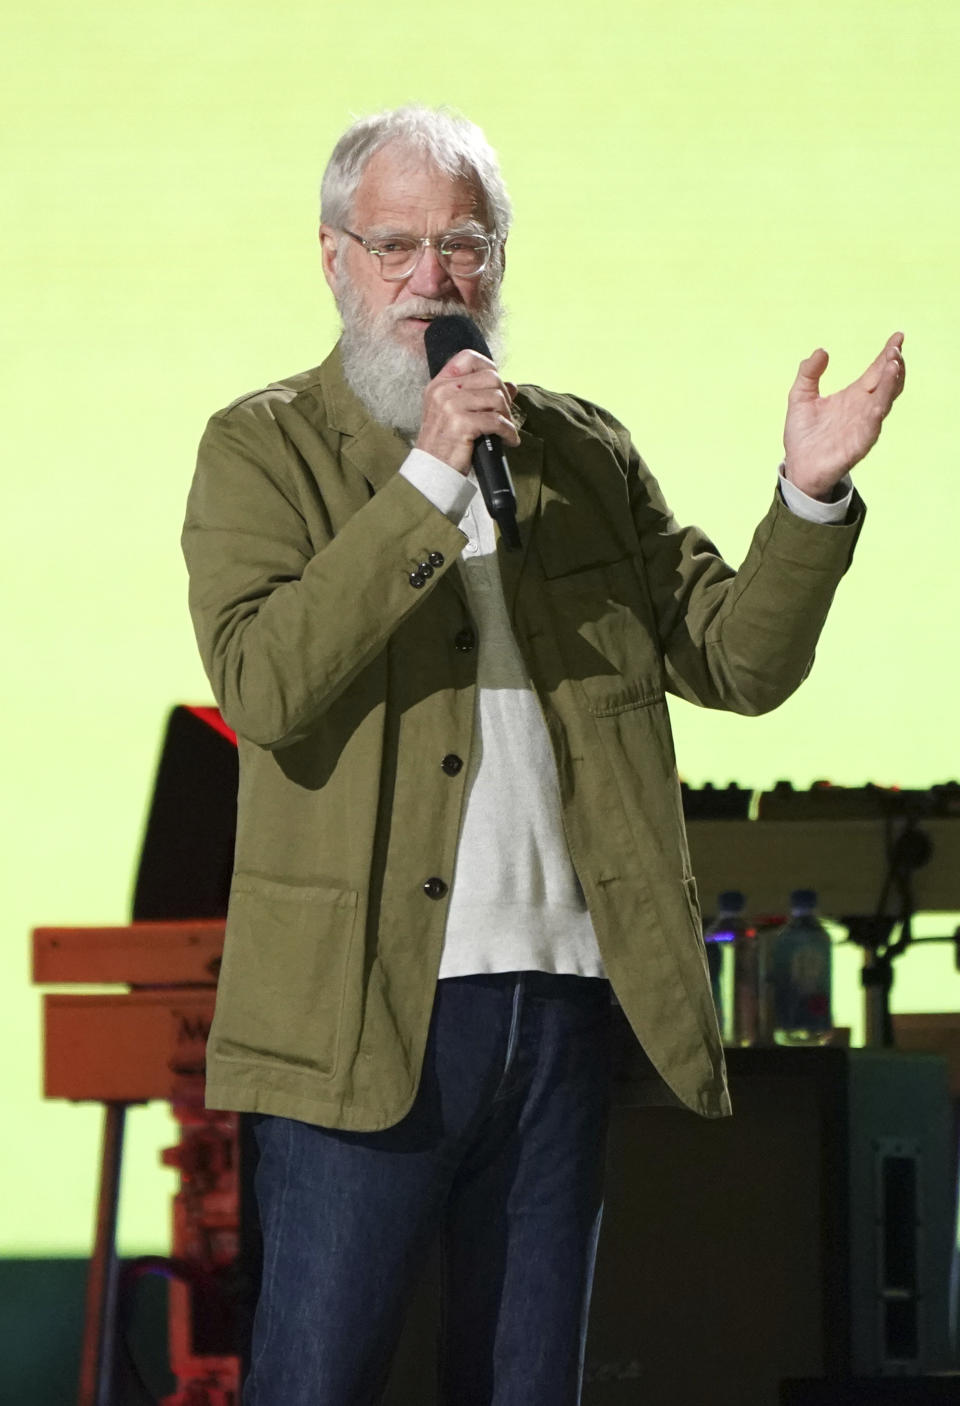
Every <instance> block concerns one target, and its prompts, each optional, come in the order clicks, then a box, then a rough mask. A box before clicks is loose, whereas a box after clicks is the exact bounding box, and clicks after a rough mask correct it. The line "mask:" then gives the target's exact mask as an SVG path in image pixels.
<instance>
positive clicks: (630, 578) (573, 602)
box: [544, 557, 664, 717]
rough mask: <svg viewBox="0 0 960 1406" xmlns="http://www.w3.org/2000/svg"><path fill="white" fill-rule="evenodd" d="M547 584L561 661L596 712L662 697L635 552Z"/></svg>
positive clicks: (660, 669) (650, 619) (600, 713)
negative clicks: (634, 558) (632, 554)
mask: <svg viewBox="0 0 960 1406" xmlns="http://www.w3.org/2000/svg"><path fill="white" fill-rule="evenodd" d="M544 592H545V595H546V598H547V601H548V604H549V607H550V611H551V615H552V618H553V628H554V631H555V635H556V639H557V644H558V646H559V650H560V654H561V657H562V659H563V663H564V666H565V668H566V670H567V672H568V676H569V677H570V678H571V679H572V680H574V681H575V682H576V684H577V685H578V686H579V688H580V689H581V690H582V692H583V695H584V698H585V700H586V703H587V707H588V708H589V710H590V712H591V713H593V714H594V715H595V716H596V717H603V716H605V715H608V714H611V713H620V712H625V711H627V710H628V709H631V708H645V707H649V706H650V705H651V704H653V703H657V702H660V701H662V699H663V696H664V686H663V660H662V656H661V653H660V648H659V645H658V643H657V640H656V634H655V630H654V626H653V616H652V612H651V609H650V603H649V598H648V596H647V593H646V590H645V589H644V585H643V581H642V578H641V576H640V574H639V568H638V565H637V564H636V563H635V562H634V560H633V558H632V557H624V558H622V559H621V560H619V561H612V562H605V563H603V564H602V565H598V566H592V567H588V568H587V569H585V570H579V571H577V570H574V571H568V572H566V573H565V574H564V575H558V576H547V577H546V579H545V580H544Z"/></svg>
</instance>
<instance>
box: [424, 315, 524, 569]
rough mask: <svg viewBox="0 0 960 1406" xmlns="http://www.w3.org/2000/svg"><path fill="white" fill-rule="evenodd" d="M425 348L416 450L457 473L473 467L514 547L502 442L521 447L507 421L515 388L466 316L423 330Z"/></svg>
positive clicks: (442, 319)
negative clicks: (426, 374)
mask: <svg viewBox="0 0 960 1406" xmlns="http://www.w3.org/2000/svg"><path fill="white" fill-rule="evenodd" d="M424 346H425V349H426V353H427V363H428V365H429V367H430V374H431V376H432V377H433V379H432V380H431V382H430V384H429V386H428V387H427V389H426V392H425V394H424V402H423V423H422V425H421V429H420V434H419V435H418V437H417V448H418V449H424V450H426V451H427V453H428V454H433V455H434V456H435V458H437V459H442V460H443V462H444V463H446V464H449V465H450V466H451V467H452V468H454V469H457V470H458V471H459V472H460V473H462V474H466V473H468V472H469V469H470V465H471V463H472V464H473V468H474V470H475V472H476V475H477V482H478V483H479V485H480V492H481V493H482V495H483V501H484V503H485V504H486V507H487V511H488V512H489V514H490V516H491V517H492V518H493V519H494V520H495V521H496V523H497V525H498V526H499V528H500V534H501V536H502V538H503V540H504V542H505V543H506V545H507V546H508V547H511V548H516V547H519V546H520V535H519V533H518V531H517V502H516V497H515V495H514V491H513V483H512V481H511V479H510V470H509V469H508V468H507V462H506V460H505V459H504V457H503V448H502V443H501V441H505V442H506V443H507V444H510V445H514V446H515V445H518V444H519V443H520V436H519V435H518V434H517V429H516V426H515V425H514V423H513V420H512V419H511V416H510V403H511V401H512V399H513V395H514V394H515V393H516V392H515V388H514V387H512V386H511V387H508V386H507V385H506V384H505V383H504V382H503V381H502V380H501V379H500V376H499V374H498V372H497V369H496V367H495V366H494V365H493V362H492V360H491V358H490V349H489V347H488V346H487V344H486V342H485V341H484V339H483V335H482V334H481V332H480V330H479V328H478V327H477V326H476V324H475V323H474V322H472V321H471V319H470V318H469V317H461V316H455V317H438V318H436V319H435V320H434V321H433V322H431V323H430V325H429V327H428V328H427V329H426V332H425V334H424Z"/></svg>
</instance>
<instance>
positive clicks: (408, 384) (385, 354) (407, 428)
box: [336, 272, 503, 440]
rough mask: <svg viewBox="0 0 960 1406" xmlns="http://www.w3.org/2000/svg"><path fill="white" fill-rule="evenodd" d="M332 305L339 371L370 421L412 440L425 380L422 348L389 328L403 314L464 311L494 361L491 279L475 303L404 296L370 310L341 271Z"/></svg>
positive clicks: (496, 340) (497, 314) (494, 285)
mask: <svg viewBox="0 0 960 1406" xmlns="http://www.w3.org/2000/svg"><path fill="white" fill-rule="evenodd" d="M336 296H337V308H338V310H339V312H340V318H341V321H342V323H343V335H342V337H341V341H340V351H341V357H342V360H343V374H344V379H345V380H346V382H347V385H348V386H349V387H350V389H351V390H352V391H353V393H354V395H355V396H356V397H357V398H358V399H359V400H360V401H362V402H363V404H364V405H365V406H366V408H367V410H369V412H370V414H371V415H372V416H373V418H374V419H375V420H378V421H379V422H380V424H382V425H388V426H389V427H390V428H391V429H395V430H397V431H398V432H399V433H400V434H402V435H403V436H404V437H405V438H406V439H409V440H413V439H416V437H417V435H418V434H419V432H420V422H421V419H422V416H423V393H424V391H425V390H426V388H427V386H428V384H429V382H430V371H429V369H428V367H427V357H426V353H425V352H424V351H423V349H422V348H417V349H414V348H412V347H408V346H405V345H403V344H402V343H401V342H398V341H397V340H396V338H395V337H394V335H393V329H394V327H395V326H396V325H397V323H398V322H401V321H402V320H403V319H404V318H408V317H446V316H449V315H451V314H454V315H456V314H459V315H461V316H462V315H464V314H466V313H468V314H469V316H471V317H472V318H473V320H474V322H475V323H476V324H477V326H478V327H479V328H480V330H481V332H482V333H483V335H484V337H485V338H486V341H487V344H488V346H489V347H490V350H491V353H492V355H493V357H494V359H495V360H499V358H500V355H501V342H500V324H501V322H502V320H503V308H502V306H501V303H500V284H499V280H498V281H497V282H491V283H490V284H489V286H488V287H487V288H486V289H485V290H484V297H483V299H482V300H481V304H480V306H479V307H477V308H473V309H467V308H465V307H464V305H463V303H461V302H458V301H457V300H456V299H453V298H436V299H434V298H405V299H402V300H401V301H400V302H398V303H389V304H388V305H387V306H386V307H385V308H381V309H380V311H379V312H377V313H371V312H370V311H369V309H368V308H367V307H366V305H365V304H364V301H363V297H362V295H361V294H360V292H359V290H358V289H357V287H356V285H355V284H354V283H353V282H352V281H351V280H350V278H348V277H347V275H346V274H344V273H343V272H341V274H340V278H339V280H338V283H337V295H336Z"/></svg>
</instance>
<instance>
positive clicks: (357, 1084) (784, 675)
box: [183, 351, 862, 1129]
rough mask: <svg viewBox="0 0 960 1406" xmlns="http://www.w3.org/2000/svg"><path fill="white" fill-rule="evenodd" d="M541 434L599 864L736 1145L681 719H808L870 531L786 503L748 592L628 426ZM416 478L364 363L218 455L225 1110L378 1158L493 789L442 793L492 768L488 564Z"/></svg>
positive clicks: (560, 692) (695, 1102) (522, 508)
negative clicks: (681, 784)
mask: <svg viewBox="0 0 960 1406" xmlns="http://www.w3.org/2000/svg"><path fill="white" fill-rule="evenodd" d="M517 408H518V412H519V415H520V416H522V429H521V440H522V443H521V445H520V447H519V448H518V449H515V450H511V452H510V466H511V470H512V473H513V478H514V483H515V486H516V492H517V501H518V509H519V513H518V517H519V524H520V531H521V533H522V537H523V550H522V552H516V553H511V552H509V551H506V550H505V549H504V548H503V544H502V543H501V544H500V547H499V551H500V564H501V569H502V576H503V586H504V592H505V596H506V601H507V607H508V610H509V612H510V616H511V620H512V622H513V626H514V629H515V632H516V636H517V641H518V644H519V647H520V650H521V653H522V654H523V657H524V659H525V661H526V664H527V667H528V669H529V672H530V677H531V679H532V681H533V686H534V689H535V690H536V693H537V696H538V698H539V700H540V703H541V706H542V708H543V713H544V717H545V719H546V724H547V728H548V731H549V735H550V739H551V742H552V744H553V748H554V752H555V755H556V761H557V770H558V773H559V778H560V793H561V801H562V806H563V822H564V828H565V831H566V836H567V840H568V843H569V848H570V854H571V857H572V859H573V863H574V866H575V869H576V872H577V874H578V876H579V879H580V882H581V884H582V886H583V890H584V893H585V894H586V898H587V902H588V905H589V908H590V912H591V915H592V918H593V923H594V926H595V929H596V934H597V939H598V942H599V945H600V951H601V953H602V956H603V961H604V964H605V966H606V970H607V973H608V975H609V977H610V980H611V982H612V985H613V988H614V991H615V993H616V995H617V997H618V999H619V1001H620V1003H621V1005H622V1007H623V1010H624V1012H625V1014H626V1016H627V1018H628V1020H629V1021H630V1024H631V1025H632V1027H633V1029H634V1031H635V1032H636V1035H637V1037H638V1038H639V1040H640V1042H641V1044H642V1046H643V1048H644V1049H645V1051H646V1053H647V1055H648V1056H649V1058H650V1060H651V1061H652V1062H653V1065H654V1066H655V1068H656V1070H657V1071H659V1073H660V1074H661V1075H662V1077H663V1078H664V1079H665V1080H666V1082H667V1083H668V1085H669V1086H670V1087H671V1089H672V1090H673V1091H674V1092H675V1094H676V1095H677V1096H678V1097H679V1099H680V1100H681V1101H682V1102H683V1103H685V1104H687V1105H689V1107H691V1108H693V1109H695V1110H696V1111H697V1112H699V1113H703V1114H707V1115H719V1114H723V1113H726V1112H728V1111H729V1100H728V1097H727V1091H726V1084H725V1075H724V1064H723V1053H722V1049H721V1044H720V1040H719V1037H718V1033H717V1026H716V1021H715V1018H714V1011H713V1004H712V1000H711V994H710V986H709V983H708V979H707V972H706V965H705V960H704V949H703V943H702V940H701V936H700V922H699V914H698V909H697V900H696V891H695V884H694V879H693V877H692V875H691V873H690V866H689V856H688V851H687V844H686V839H685V835H684V828H683V818H682V814H681V806H680V794H679V788H678V784H677V776H676V768H675V761H674V752H673V743H672V740H671V733H670V722H669V718H668V714H667V705H666V699H665V693H666V692H668V691H669V692H672V693H675V694H678V695H679V696H680V697H682V698H686V699H688V700H690V701H691V702H694V703H699V704H702V705H704V706H706V707H710V708H726V709H731V710H733V711H735V712H739V713H761V712H763V711H765V710H767V709H769V708H773V707H775V706H776V705H777V704H778V703H779V702H781V700H782V699H784V698H786V697H787V696H788V695H789V694H790V693H791V692H792V691H793V690H794V689H795V688H796V687H797V685H798V684H799V683H800V682H801V680H802V679H803V677H804V675H805V673H806V672H807V670H808V668H809V666H810V662H811V659H812V656H813V651H814V646H815V643H816V640H817V636H818V635H819V632H820V629H821V627H822V625H823V621H824V617H825V615H826V612H827V608H828V606H829V604H830V601H831V598H832V596H833V593H834V589H835V587H836V584H837V581H838V579H839V577H840V576H841V575H842V573H843V571H844V570H845V569H846V567H847V565H848V563H849V560H850V555H851V552H852V549H853V545H854V541H855V539H856V536H857V532H858V530H859V524H860V518H861V516H862V513H861V510H860V507H859V504H858V506H857V508H856V510H855V511H854V512H852V513H851V515H850V517H851V518H852V521H850V522H849V523H848V524H847V525H839V526H817V525H815V524H812V523H809V522H806V521H804V520H801V519H800V518H798V517H796V516H794V515H793V514H791V513H790V512H789V510H788V509H787V508H786V507H785V506H784V505H783V503H782V502H781V500H780V498H779V495H777V497H776V498H775V500H774V502H773V505H772V506H771V508H770V510H769V512H768V513H767V515H766V517H765V518H764V519H763V521H762V522H761V524H760V526H759V527H758V528H757V530H756V533H755V534H754V538H753V542H752V544H751V546H750V549H749V552H748V553H747V556H746V559H745V561H744V563H743V565H742V566H741V567H740V570H739V571H736V572H734V571H733V570H732V569H731V568H730V567H729V566H727V565H726V564H725V563H724V562H723V561H722V560H721V558H720V557H719V555H718V554H717V552H716V549H715V548H714V547H713V546H712V544H711V543H710V542H709V541H708V540H707V539H706V537H704V536H703V535H702V534H701V533H700V532H699V531H698V530H697V529H696V528H681V527H679V526H678V525H677V523H676V522H675V521H674V519H673V518H672V517H671V515H670V513H669V512H668V510H667V507H666V505H665V503H664V501H663V498H662V497H661V494H660V490H659V488H658V487H657V484H656V482H655V481H654V480H653V478H652V477H651V475H650V474H649V472H648V471H647V469H646V467H645V466H644V464H643V463H642V461H641V460H640V458H639V456H638V455H637V453H636V451H635V449H634V448H633V446H632V445H631V443H630V439H629V437H628V435H627V432H626V431H625V430H624V429H623V428H622V426H620V425H619V424H618V423H617V422H616V421H615V420H613V419H612V418H611V417H610V416H609V415H607V414H606V413H605V412H604V411H602V410H599V409H598V408H597V407H596V406H593V405H590V404H588V403H586V402H583V401H580V400H577V399H574V398H573V397H571V396H561V395H554V394H551V393H550V392H547V391H544V390H541V389H539V388H538V387H534V386H525V387H523V388H521V391H520V394H519V396H518V399H517ZM406 453H407V445H406V444H405V443H404V442H403V440H402V439H401V438H399V437H398V436H397V435H395V434H394V433H392V432H391V431H389V430H386V429H384V428H383V427H382V426H380V425H378V424H376V423H375V422H374V421H372V420H371V419H370V417H369V415H368V414H367V412H366V411H365V410H364V409H363V407H362V406H361V404H360V403H359V401H358V400H357V399H356V398H355V397H354V395H353V394H352V393H351V392H350V390H349V389H348V388H347V386H346V384H345V382H344V380H343V377H342V372H341V369H340V360H339V354H338V353H337V352H336V351H335V352H334V353H333V354H332V355H331V356H330V357H329V358H328V359H327V361H326V362H325V363H324V364H323V365H322V366H321V367H320V368H319V369H317V370H313V371H308V372H306V373H304V374H302V375H299V376H294V377H292V378H291V379H290V380H287V381H282V382H279V383H277V384H275V385H272V386H270V387H269V388H268V389H266V390H264V391H261V392H258V393H257V394H254V395H250V396H247V397H245V398H244V399H242V400H240V401H237V402H236V403H235V404H234V405H232V406H230V407H229V408H228V409H227V410H225V411H223V412H221V413H220V414H217V415H215V416H214V417H213V418H212V420H211V421H210V423H209V425H208V427H207V430H206V433H205V435H204V437H203V441H202V444H201V447H200V454H199V461H198V465H197V471H196V477H195V479H194V483H193V487H192V490H191V493H190V500H189V505H188V510H187V518H186V525H185V528H184V535H183V547H184V553H185V555H186V559H187V564H188V568H189V572H190V606H191V611H192V615H193V620H194V625H195V628H196V632H197V638H198V641H199V645H200V652H201V655H202V657H203V661H204V664H205V666H206V669H207V673H208V675H209V677H210V681H211V684H212V686H213V691H214V694H215V696H216V698H217V701H218V703H219V705H220V708H221V710H222V712H223V715H224V717H225V718H226V720H227V722H228V723H229V724H230V725H231V727H233V728H234V729H235V730H236V732H237V734H238V737H239V746H240V792H239V809H238V827H237V845H236V870H235V875H234V880H233V887H232V892H231V899H230V912H229V917H228V923H227V940H226V946H225V951H224V960H223V968H222V972H221V975H220V985H219V990H218V994H217V1007H216V1015H215V1018H214V1022H213V1028H212V1030H211V1034H210V1039H209V1042H208V1046H207V1061H208V1064H207V1099H208V1103H210V1104H211V1106H214V1107H221V1108H224V1107H225V1108H231V1109H239V1110H246V1111H260V1112H269V1113H276V1114H282V1115H286V1116H288V1117H293V1118H298V1119H302V1120H305V1121H307V1122H311V1123H317V1124H321V1125H325V1126H329V1127H338V1128H351V1129H376V1128H383V1127H387V1126H389V1125H390V1124H392V1123H395V1122H397V1121H398V1120H399V1119H400V1118H401V1117H402V1116H403V1114H404V1113H405V1112H406V1111H407V1109H408V1108H409V1107H410V1104H411V1102H412V1100H413V1097H414V1094H415V1092H416V1089H417V1083H418V1079H419V1075H420V1068H421V1063H422V1058H423V1051H424V1046H425V1042H426V1037H427V1030H428V1025H429V1021H430V1013H431V1008H432V1005H433V1000H434V990H435V984H436V979H437V971H438V968H439V963H440V952H441V946H442V943H443V933H444V922H445V918H446V907H447V904H446V898H445V893H446V885H447V884H448V883H449V881H450V877H451V875H452V873H453V867H454V856H455V852H456V846H457V835H458V832H459V826H460V815H461V809H462V806H463V800H464V779H465V778H466V777H467V775H468V774H469V767H464V768H463V769H462V770H461V771H460V772H459V773H458V775H456V776H448V775H447V774H446V773H445V772H444V771H443V770H442V769H441V766H440V762H441V759H442V758H443V757H444V756H445V755H446V754H447V753H449V752H455V753H457V754H459V755H460V756H462V757H467V756H468V754H469V750H470V746H471V738H472V731H473V725H474V688H475V681H476V661H477V653H476V650H475V649H474V648H471V644H472V638H473V637H472V633H471V621H470V617H469V614H468V610H467V603H466V597H465V593H464V588H463V584H462V582H461V579H460V574H459V571H458V570H457V559H458V557H459V554H460V551H461V548H462V547H463V545H464V543H465V541H466V538H465V536H464V534H463V533H461V531H460V530H459V528H458V527H456V526H454V525H453V524H452V523H451V522H450V521H448V519H447V518H446V517H445V516H444V514H443V513H441V512H440V511H438V510H437V509H436V508H435V507H433V505H432V504H431V503H430V502H428V501H427V499H426V498H425V497H424V496H423V494H421V493H420V492H419V491H418V490H417V489H416V488H415V487H413V485H412V484H410V483H409V482H408V481H407V480H406V479H405V478H404V477H403V476H402V475H400V474H398V473H397V472H396V470H397V469H398V467H399V466H400V464H401V463H402V461H403V459H404V457H405V455H406ZM430 561H432V562H433V563H434V569H433V573H432V575H429V577H428V579H426V580H425V579H424V576H425V573H423V572H421V571H420V570H419V569H418V568H419V566H420V563H423V562H430ZM429 880H439V881H440V882H439V883H436V882H434V883H428V882H427V881H429ZM425 884H426V885H427V887H426V888H425Z"/></svg>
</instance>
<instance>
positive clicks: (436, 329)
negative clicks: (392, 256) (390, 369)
mask: <svg viewBox="0 0 960 1406" xmlns="http://www.w3.org/2000/svg"><path fill="white" fill-rule="evenodd" d="M423 345H424V347H425V348H426V352H427V365H428V366H429V368H430V377H431V380H432V379H433V377H434V376H436V375H437V374H438V373H439V372H440V371H442V370H443V368H444V367H445V366H446V364H447V362H448V361H449V360H450V358H451V357H453V356H456V354H457V352H462V351H476V352H480V354H481V355H482V356H486V357H490V360H491V361H492V360H493V358H492V357H491V356H490V348H489V347H488V346H487V344H486V342H485V341H484V337H483V333H482V332H481V331H480V328H479V327H478V326H477V324H476V323H475V322H474V321H473V319H472V318H469V317H464V316H462V315H459V314H457V315H454V316H452V317H437V318H434V320H433V321H432V322H431V323H430V326H429V327H428V328H427V330H426V332H424V334H423ZM473 469H474V473H475V474H476V475H477V482H478V483H479V485H480V492H481V493H482V494H483V501H484V502H485V503H486V505H487V512H488V513H489V514H490V516H491V517H492V518H493V519H494V521H495V522H496V524H497V526H498V527H499V528H500V536H501V537H502V538H503V540H504V542H505V543H506V545H507V546H508V547H509V548H510V549H511V550H512V551H515V550H516V549H517V548H518V547H519V546H520V533H519V531H518V529H517V497H516V494H515V493H514V491H513V480H512V479H511V477H510V470H509V469H508V468H507V461H506V459H505V458H504V457H503V445H502V444H501V443H500V436H499V435H498V434H483V435H480V436H479V437H478V438H477V439H475V440H474V442H473Z"/></svg>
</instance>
